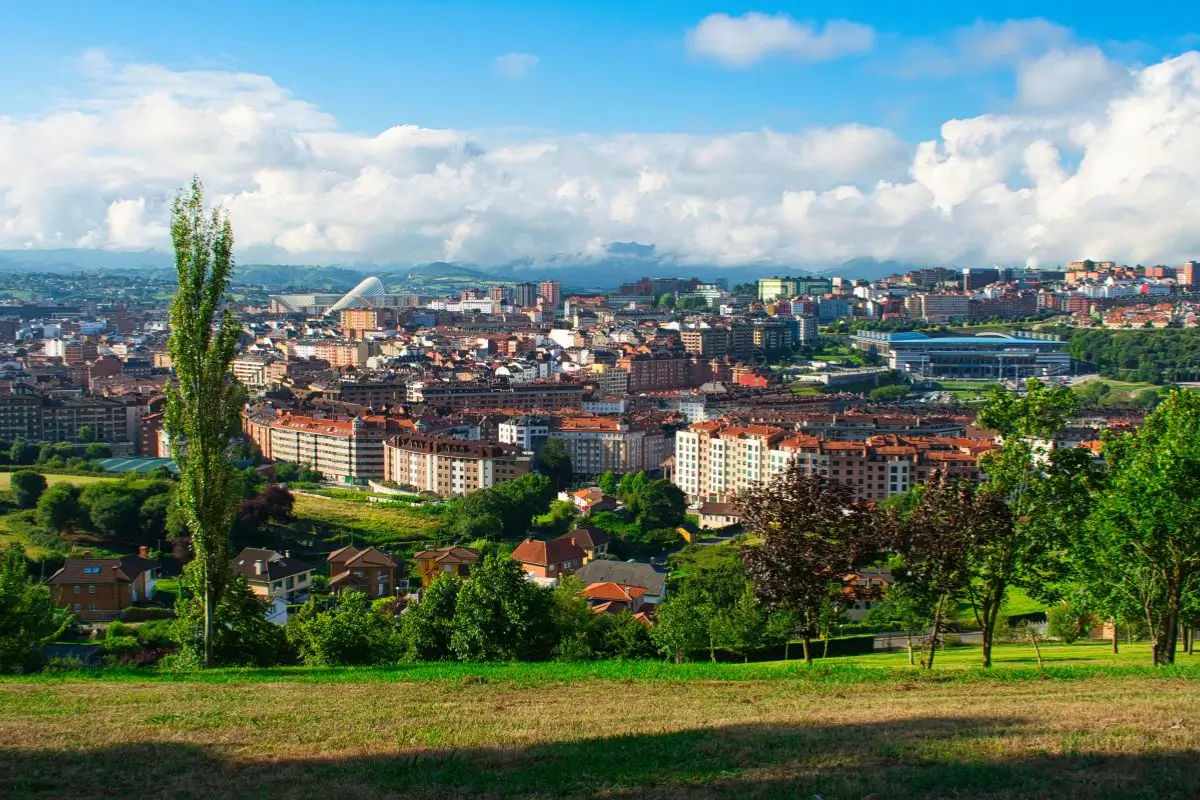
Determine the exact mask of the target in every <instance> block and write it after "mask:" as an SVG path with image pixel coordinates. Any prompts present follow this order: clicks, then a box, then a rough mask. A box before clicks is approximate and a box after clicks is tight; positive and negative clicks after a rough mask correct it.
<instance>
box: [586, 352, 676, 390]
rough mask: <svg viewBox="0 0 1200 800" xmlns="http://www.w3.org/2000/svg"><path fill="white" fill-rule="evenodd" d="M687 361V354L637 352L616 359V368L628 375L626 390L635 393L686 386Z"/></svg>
mask: <svg viewBox="0 0 1200 800" xmlns="http://www.w3.org/2000/svg"><path fill="white" fill-rule="evenodd" d="M689 363H690V362H689V360H688V358H687V356H682V355H677V354H675V353H665V352H664V353H638V354H635V355H628V356H624V357H622V358H619V359H617V368H618V369H620V370H623V371H624V372H625V373H626V375H627V376H628V377H627V387H626V391H628V392H630V393H633V394H636V393H638V392H648V391H654V390H656V389H682V388H684V387H686V386H687V385H688V366H689ZM605 394H610V392H605Z"/></svg>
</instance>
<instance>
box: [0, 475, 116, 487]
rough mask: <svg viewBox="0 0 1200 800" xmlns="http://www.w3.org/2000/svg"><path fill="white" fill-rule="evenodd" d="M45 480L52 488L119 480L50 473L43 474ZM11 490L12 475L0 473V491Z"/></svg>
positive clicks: (114, 477)
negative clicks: (69, 484) (62, 484)
mask: <svg viewBox="0 0 1200 800" xmlns="http://www.w3.org/2000/svg"><path fill="white" fill-rule="evenodd" d="M43 475H45V478H46V483H47V485H49V486H53V485H54V484H56V483H73V484H75V485H76V486H85V485H87V484H89V483H99V482H100V481H115V480H120V478H119V477H118V476H115V475H54V474H51V473H43ZM11 488H12V473H11V472H0V491H6V490H8V489H11Z"/></svg>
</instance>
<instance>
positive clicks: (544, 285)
mask: <svg viewBox="0 0 1200 800" xmlns="http://www.w3.org/2000/svg"><path fill="white" fill-rule="evenodd" d="M538 294H539V295H541V298H542V300H543V301H545V303H546V305H547V306H549V307H550V308H558V307H559V306H560V305H561V304H562V284H561V283H559V282H558V281H542V282H541V283H540V284H538Z"/></svg>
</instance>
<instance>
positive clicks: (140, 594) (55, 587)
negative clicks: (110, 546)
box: [46, 547, 158, 622]
mask: <svg viewBox="0 0 1200 800" xmlns="http://www.w3.org/2000/svg"><path fill="white" fill-rule="evenodd" d="M146 552H147V550H146V548H145V547H143V548H141V550H140V552H139V554H138V555H136V556H122V557H120V558H89V557H87V556H84V557H83V558H68V559H67V560H66V562H65V563H64V564H63V566H62V569H60V570H58V572H55V573H54V574H53V575H51V576H50V578H49V579H48V580H47V581H46V583H47V584H48V585H49V586H50V592H51V594H52V595H53V597H54V602H55V603H57V604H58V605H60V606H62V607H63V608H66V609H68V610H69V611H71V612H72V613H74V614H75V616H76V617H77V618H78V619H80V620H82V621H85V622H94V621H98V620H111V619H116V618H117V617H119V616H120V615H121V612H122V611H123V610H124V609H126V608H128V607H129V606H131V605H134V604H136V603H144V602H146V601H148V600H150V599H151V598H153V597H154V586H155V579H156V578H157V575H158V565H157V564H155V563H154V562H153V561H151V560H150V559H148V558H146Z"/></svg>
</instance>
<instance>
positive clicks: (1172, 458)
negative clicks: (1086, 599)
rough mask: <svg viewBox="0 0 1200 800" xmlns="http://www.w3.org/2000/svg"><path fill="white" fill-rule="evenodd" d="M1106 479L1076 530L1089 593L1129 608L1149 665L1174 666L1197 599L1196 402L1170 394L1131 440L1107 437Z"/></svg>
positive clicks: (1199, 471)
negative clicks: (1144, 636)
mask: <svg viewBox="0 0 1200 800" xmlns="http://www.w3.org/2000/svg"><path fill="white" fill-rule="evenodd" d="M1104 454H1105V458H1106V460H1107V462H1108V464H1109V470H1110V476H1109V478H1110V479H1109V484H1108V486H1107V488H1106V490H1105V491H1104V492H1102V493H1100V495H1099V496H1098V497H1097V500H1096V507H1095V511H1094V512H1093V514H1092V517H1091V519H1090V520H1089V522H1088V525H1087V526H1085V528H1084V540H1083V542H1082V543H1081V545H1082V547H1081V548H1080V549H1079V552H1080V555H1081V558H1080V564H1081V566H1082V569H1083V573H1084V579H1085V581H1086V582H1087V584H1088V586H1089V590H1090V591H1089V594H1090V595H1092V596H1094V597H1096V598H1097V599H1098V600H1099V602H1100V604H1101V605H1102V606H1105V607H1107V608H1109V609H1112V608H1122V609H1128V610H1132V609H1133V608H1137V609H1138V610H1139V611H1140V612H1141V615H1142V618H1143V619H1144V620H1145V622H1146V624H1147V625H1148V626H1149V628H1150V632H1151V636H1152V637H1153V640H1154V648H1153V657H1154V663H1155V664H1156V665H1164V664H1172V663H1174V661H1175V653H1176V640H1177V636H1178V630H1179V625H1180V621H1181V619H1183V618H1184V617H1185V616H1187V614H1188V606H1189V605H1190V604H1192V603H1195V601H1196V600H1197V596H1198V595H1200V396H1197V395H1196V394H1194V393H1192V392H1189V391H1185V390H1173V391H1172V392H1171V393H1170V394H1168V395H1167V398H1166V399H1165V400H1164V401H1163V403H1162V405H1160V406H1159V407H1158V408H1157V409H1156V410H1155V411H1154V412H1153V413H1151V414H1150V415H1149V416H1147V417H1146V420H1145V423H1144V424H1143V425H1142V427H1141V428H1140V429H1138V430H1137V431H1136V432H1135V433H1127V434H1122V435H1119V436H1108V437H1106V441H1105V448H1104Z"/></svg>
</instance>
